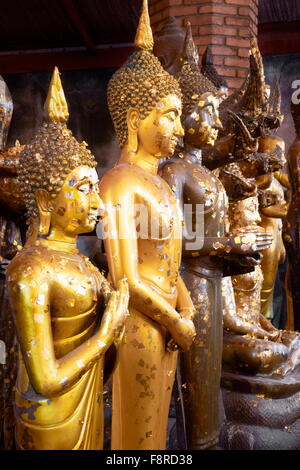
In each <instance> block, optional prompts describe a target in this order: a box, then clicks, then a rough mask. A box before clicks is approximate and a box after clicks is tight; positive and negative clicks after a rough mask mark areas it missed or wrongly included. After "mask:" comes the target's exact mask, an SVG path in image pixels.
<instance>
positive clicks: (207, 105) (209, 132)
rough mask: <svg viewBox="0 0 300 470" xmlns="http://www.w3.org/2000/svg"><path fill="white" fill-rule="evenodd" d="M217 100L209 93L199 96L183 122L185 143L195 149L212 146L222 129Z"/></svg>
mask: <svg viewBox="0 0 300 470" xmlns="http://www.w3.org/2000/svg"><path fill="white" fill-rule="evenodd" d="M219 104H220V101H219V98H218V97H216V96H214V95H213V94H211V93H204V94H203V95H201V96H200V99H199V102H198V103H197V104H196V105H195V107H194V108H193V110H192V112H191V113H190V114H189V115H188V116H187V117H186V119H185V121H184V129H185V141H186V142H187V143H188V144H190V145H193V146H195V147H202V146H203V145H214V144H215V141H216V140H217V137H218V132H219V130H220V129H222V124H221V121H220V118H219Z"/></svg>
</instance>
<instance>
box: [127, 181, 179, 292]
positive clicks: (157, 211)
mask: <svg viewBox="0 0 300 470" xmlns="http://www.w3.org/2000/svg"><path fill="white" fill-rule="evenodd" d="M139 189H140V191H139V193H137V194H136V196H135V204H136V207H135V225H136V228H137V243H138V263H139V272H140V275H141V276H142V277H143V278H144V279H147V280H149V282H151V283H152V284H154V285H156V286H157V287H158V288H160V289H161V290H163V291H164V292H165V293H166V294H171V293H172V292H173V291H175V289H176V284H177V278H178V271H179V266H180V262H181V247H182V246H181V244H182V241H181V239H182V236H181V233H182V217H181V212H180V210H179V207H178V204H177V201H176V198H175V196H174V194H173V192H172V190H171V189H170V188H169V186H168V185H167V184H166V183H165V181H163V180H162V179H161V178H160V177H159V176H157V175H151V174H148V173H147V174H143V185H142V187H139Z"/></svg>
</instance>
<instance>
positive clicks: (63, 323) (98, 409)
mask: <svg viewBox="0 0 300 470" xmlns="http://www.w3.org/2000/svg"><path fill="white" fill-rule="evenodd" d="M61 90H62V87H61V83H60V79H59V74H58V71H57V70H55V72H54V75H53V78H52V81H51V85H50V90H49V95H48V101H47V106H48V109H49V110H52V111H51V113H49V115H48V119H49V121H50V123H51V124H50V129H49V128H47V126H46V127H45V125H44V127H42V128H41V129H40V130H39V133H38V135H37V136H36V137H35V139H34V140H33V142H32V143H31V144H29V146H28V147H27V148H26V150H24V151H23V152H22V154H21V157H20V170H19V180H20V182H21V191H22V197H23V198H24V200H25V202H26V208H27V213H28V217H29V218H31V221H32V220H33V218H34V217H35V215H36V214H37V215H38V219H37V220H35V222H34V223H35V225H37V226H38V235H37V239H36V238H35V239H34V238H33V239H31V240H30V242H28V243H27V245H26V246H25V248H24V249H23V250H22V251H21V252H20V253H19V254H18V256H16V257H15V258H14V259H13V261H12V262H11V264H10V265H9V268H8V271H7V283H8V289H9V295H10V303H11V306H12V311H13V317H14V322H15V326H16V331H17V336H18V342H19V348H20V354H19V368H18V378H17V384H16V393H15V406H14V411H15V419H16V433H15V435H16V445H17V448H19V449H38V450H43V449H44V450H45V449H52V450H63V449H65V450H67V449H68V450H70V449H101V448H102V442H103V402H102V392H103V364H104V361H105V353H106V351H107V350H108V349H109V348H110V347H111V346H112V347H114V342H115V345H117V344H118V341H119V337H120V334H121V333H122V328H123V325H124V321H125V314H126V309H127V303H128V290H127V283H126V282H125V281H122V282H120V285H119V291H118V292H112V290H111V288H110V286H109V284H108V282H107V281H106V280H105V278H104V277H103V276H102V275H101V274H100V273H99V272H98V271H97V269H96V268H95V267H94V266H93V265H92V264H91V263H90V262H89V261H88V259H87V258H85V257H84V256H83V255H81V254H80V253H79V252H78V250H77V248H76V239H77V235H78V234H80V233H84V232H89V231H92V230H93V229H94V226H95V223H96V221H97V216H98V211H99V209H100V205H101V201H100V198H99V195H98V184H99V181H98V176H97V173H96V171H95V169H94V166H95V162H94V159H93V157H92V155H91V154H90V153H88V152H87V151H85V153H84V151H81V152H80V150H81V147H80V145H79V144H77V146H76V141H75V139H74V137H73V136H72V135H71V133H70V131H67V130H66V128H62V126H63V125H64V124H63V123H61V122H60V119H59V116H60V109H64V114H63V115H64V119H65V118H66V117H67V113H66V110H67V105H66V103H65V101H64V95H63V93H61ZM57 93H58V95H59V97H60V98H59V99H60V103H58V102H57ZM52 97H53V100H54V101H55V106H54V105H53V103H52ZM60 105H62V106H60ZM55 133H56V135H58V138H57V139H56V140H54V139H53V135H54V134H55ZM66 144H67V145H66ZM74 148H75V149H77V153H75V152H74ZM62 155H63V157H64V160H65V163H63V167H64V171H65V172H66V176H65V177H64V178H61V177H60V178H58V179H57V180H56V182H55V183H56V184H51V178H53V179H54V178H55V172H56V170H57V166H58V165H59V164H60V162H61V158H62ZM84 158H85V159H84ZM49 160H50V161H51V163H52V165H51V167H49ZM104 306H105V307H104ZM104 308H105V310H104Z"/></svg>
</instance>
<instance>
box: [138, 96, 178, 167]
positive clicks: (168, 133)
mask: <svg viewBox="0 0 300 470" xmlns="http://www.w3.org/2000/svg"><path fill="white" fill-rule="evenodd" d="M180 116H181V100H180V99H179V98H178V97H177V96H176V95H168V96H166V97H165V98H162V99H161V100H160V101H159V102H158V103H157V104H156V107H155V108H154V109H153V110H152V111H151V113H150V114H149V115H148V116H147V117H146V118H145V119H144V120H143V121H141V122H140V124H139V129H138V140H139V145H140V147H142V148H143V150H144V151H146V152H147V153H148V154H150V155H153V156H155V157H157V158H163V157H171V156H172V155H173V154H174V151H175V148H176V145H177V143H178V139H179V138H180V137H183V135H184V131H183V128H182V125H181V122H180Z"/></svg>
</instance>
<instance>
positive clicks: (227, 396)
mask: <svg viewBox="0 0 300 470" xmlns="http://www.w3.org/2000/svg"><path fill="white" fill-rule="evenodd" d="M258 207H259V206H258V199H257V197H256V196H254V197H251V198H247V199H244V200H243V201H239V202H236V203H233V204H231V206H230V212H231V228H232V230H234V232H235V233H236V235H237V236H238V235H239V234H240V235H239V236H240V237H241V239H247V238H249V236H250V237H252V235H249V232H251V234H252V233H253V232H254V231H255V230H257V231H261V227H259V225H258V224H259V222H260V220H261V219H260V215H259V211H258ZM262 281H263V276H262V270H261V267H260V266H256V267H255V270H254V271H253V272H251V273H247V274H243V275H241V276H234V277H233V278H232V286H233V290H234V294H235V301H234V302H231V303H227V305H226V309H225V311H224V346H223V373H222V387H223V400H224V408H225V413H226V417H227V419H228V421H227V423H226V424H225V425H224V426H223V428H222V432H221V438H220V444H221V446H222V447H223V448H225V449H298V448H299V447H300V432H299V429H300V427H299V424H300V406H299V398H300V335H299V333H296V332H291V331H282V330H278V329H276V328H275V327H274V326H273V325H272V324H271V322H270V321H269V320H267V319H266V318H265V317H264V316H263V315H262V313H261V302H260V299H261V288H262ZM223 288H224V291H223V296H224V297H227V298H231V297H230V295H231V293H230V292H228V289H229V290H230V286H229V285H227V286H223ZM226 289H227V290H226ZM286 397H287V398H286ZM275 399H276V400H275ZM286 399H287V400H288V401H286ZM287 403H289V405H288V407H289V409H290V413H289V412H287ZM287 425H290V427H291V429H293V431H291V432H293V434H289V433H288V432H287V431H286V429H287Z"/></svg>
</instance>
